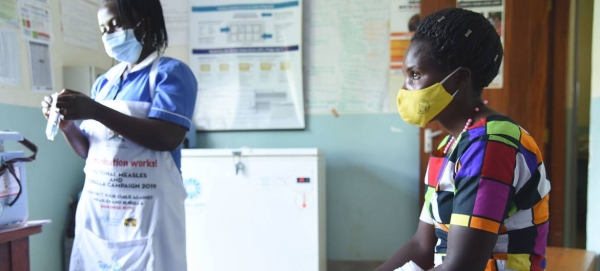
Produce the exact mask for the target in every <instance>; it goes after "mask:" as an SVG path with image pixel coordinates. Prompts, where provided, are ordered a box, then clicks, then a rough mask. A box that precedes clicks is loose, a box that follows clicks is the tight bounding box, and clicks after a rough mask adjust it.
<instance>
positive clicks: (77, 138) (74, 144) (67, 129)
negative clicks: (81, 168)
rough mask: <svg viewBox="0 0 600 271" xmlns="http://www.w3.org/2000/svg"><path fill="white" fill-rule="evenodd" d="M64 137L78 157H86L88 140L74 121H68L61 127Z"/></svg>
mask: <svg viewBox="0 0 600 271" xmlns="http://www.w3.org/2000/svg"><path fill="white" fill-rule="evenodd" d="M61 130H62V132H63V135H64V136H65V139H66V140H67V142H68V143H69V146H71V149H73V151H75V153H76V154H77V155H79V157H81V158H83V159H86V158H87V156H88V151H89V149H90V142H89V140H88V139H87V137H86V136H85V135H84V134H83V132H82V131H81V129H80V128H79V127H77V124H76V123H75V122H74V121H69V122H68V123H66V124H65V126H64V127H62V128H61Z"/></svg>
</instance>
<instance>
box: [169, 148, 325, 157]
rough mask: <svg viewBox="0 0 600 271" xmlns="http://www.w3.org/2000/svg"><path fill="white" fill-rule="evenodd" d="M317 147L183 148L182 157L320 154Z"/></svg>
mask: <svg viewBox="0 0 600 271" xmlns="http://www.w3.org/2000/svg"><path fill="white" fill-rule="evenodd" d="M319 154H320V153H319V149H317V148H298V149H252V148H239V149H182V150H181V156H182V157H231V156H235V155H241V156H319Z"/></svg>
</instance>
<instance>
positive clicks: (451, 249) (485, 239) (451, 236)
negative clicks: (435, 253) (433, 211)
mask: <svg viewBox="0 0 600 271" xmlns="http://www.w3.org/2000/svg"><path fill="white" fill-rule="evenodd" d="M497 240H498V235H497V234H494V233H491V232H486V231H482V230H478V229H473V228H468V227H463V226H457V225H452V226H451V227H450V231H449V233H448V252H447V254H446V259H445V260H444V263H442V264H441V265H439V266H438V267H436V268H434V269H431V271H481V270H484V269H485V266H486V264H487V262H488V260H489V259H490V255H492V250H493V249H494V246H495V245H496V241H497Z"/></svg>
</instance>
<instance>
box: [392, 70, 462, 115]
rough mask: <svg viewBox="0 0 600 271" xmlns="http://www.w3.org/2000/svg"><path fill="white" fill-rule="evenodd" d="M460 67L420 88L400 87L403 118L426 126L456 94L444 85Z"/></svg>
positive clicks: (400, 110)
mask: <svg viewBox="0 0 600 271" xmlns="http://www.w3.org/2000/svg"><path fill="white" fill-rule="evenodd" d="M458 70H460V67H459V68H457V69H456V70H454V71H453V72H452V73H450V74H449V75H448V76H446V78H444V79H443V80H442V81H441V82H439V83H435V84H433V85H432V86H430V87H427V88H424V89H420V90H408V89H400V90H399V91H398V96H397V105H398V113H400V116H401V117H402V119H403V120H404V121H405V122H407V123H409V124H412V125H417V126H419V127H424V126H425V125H426V124H427V123H429V122H430V121H431V120H433V118H435V117H436V116H437V115H438V114H439V113H440V112H442V110H444V108H446V107H447V106H448V104H450V102H451V101H452V98H454V95H456V93H458V90H456V91H455V92H454V94H452V95H450V94H448V91H446V89H445V88H444V86H443V85H442V84H443V83H444V82H446V80H448V78H450V77H451V76H452V75H454V74H455V73H456V72H457V71H458Z"/></svg>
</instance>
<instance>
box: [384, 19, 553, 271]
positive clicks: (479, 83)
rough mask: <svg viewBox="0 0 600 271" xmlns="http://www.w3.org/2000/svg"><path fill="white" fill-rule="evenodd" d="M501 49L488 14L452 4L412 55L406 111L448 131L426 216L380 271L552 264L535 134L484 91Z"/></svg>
mask: <svg viewBox="0 0 600 271" xmlns="http://www.w3.org/2000/svg"><path fill="white" fill-rule="evenodd" d="M502 55H503V49H502V44H501V42H500V37H499V36H498V34H497V33H496V30H495V29H494V27H493V26H492V25H490V23H489V22H488V21H487V20H486V18H485V17H483V16H482V15H481V14H478V13H475V12H471V11H467V10H463V9H456V8H450V9H444V10H441V11H438V12H436V13H434V14H431V15H429V16H427V17H426V18H425V19H424V20H423V21H422V22H421V23H420V25H419V27H418V29H417V31H416V33H415V35H414V38H413V39H412V43H411V45H410V47H409V48H408V50H407V52H406V55H405V62H404V75H405V76H406V81H405V85H404V87H403V88H402V89H401V90H400V91H399V93H398V110H399V113H400V115H401V116H402V118H403V119H404V120H405V121H406V122H408V123H410V124H414V125H418V126H421V127H423V126H425V125H426V124H427V123H429V122H431V121H437V122H439V123H440V124H441V125H442V126H443V127H444V129H445V130H446V131H447V132H448V133H449V134H450V135H449V136H448V137H446V139H444V141H443V142H442V144H441V145H440V147H439V148H438V150H437V151H434V153H433V154H432V155H431V158H430V161H429V166H428V172H427V175H426V177H425V184H426V185H427V188H426V189H427V190H426V194H425V204H424V206H423V209H422V212H421V216H420V222H419V226H418V228H417V231H416V233H415V235H414V237H413V238H412V239H411V240H409V241H408V242H407V243H406V244H404V245H403V246H402V247H401V248H400V249H399V250H398V251H397V252H396V253H395V254H394V255H393V256H392V257H391V258H390V259H389V260H388V261H386V262H385V263H384V264H383V265H381V266H380V267H379V268H377V269H376V270H377V271H388V270H390V271H391V270H403V271H404V270H421V269H426V270H446V271H469V270H476V271H482V270H486V271H491V270H544V268H545V265H546V260H545V250H546V240H547V235H548V226H549V222H548V217H549V212H548V197H549V191H550V183H549V181H548V180H547V179H546V171H545V169H544V164H543V162H542V156H541V152H540V150H539V148H538V146H537V145H536V143H535V142H534V140H533V138H532V137H531V136H530V135H529V134H528V133H527V131H525V130H524V129H523V128H521V127H520V126H519V125H518V124H516V123H515V122H514V121H513V120H511V119H510V118H509V117H507V116H504V115H502V114H501V113H499V112H497V111H495V110H493V109H491V108H490V107H488V106H487V105H486V104H487V102H486V101H482V100H481V92H482V90H483V88H485V87H486V86H488V85H489V84H490V82H492V80H493V79H494V77H496V75H497V74H498V70H499V68H500V63H501V61H502Z"/></svg>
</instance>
